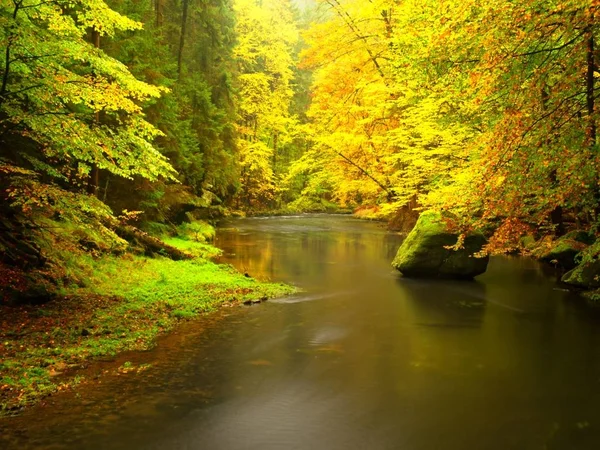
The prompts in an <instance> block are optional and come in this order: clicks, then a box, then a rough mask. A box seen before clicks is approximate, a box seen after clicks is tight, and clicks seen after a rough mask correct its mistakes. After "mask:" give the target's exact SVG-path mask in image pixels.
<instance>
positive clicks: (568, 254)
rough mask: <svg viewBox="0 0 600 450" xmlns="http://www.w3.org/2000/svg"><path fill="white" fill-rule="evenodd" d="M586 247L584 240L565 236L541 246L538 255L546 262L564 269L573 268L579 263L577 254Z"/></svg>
mask: <svg viewBox="0 0 600 450" xmlns="http://www.w3.org/2000/svg"><path fill="white" fill-rule="evenodd" d="M586 247H587V245H586V244H584V243H582V242H579V241H576V240H574V239H570V238H567V237H566V236H563V237H561V238H560V239H557V240H555V241H552V242H551V243H549V244H548V246H545V247H542V248H540V250H539V255H538V256H539V258H540V259H541V260H542V261H544V262H547V263H550V264H554V265H557V266H559V267H562V268H564V269H573V268H574V267H575V266H576V265H577V263H576V262H575V258H576V256H577V255H578V254H579V253H580V252H581V251H582V250H583V249H585V248H586Z"/></svg>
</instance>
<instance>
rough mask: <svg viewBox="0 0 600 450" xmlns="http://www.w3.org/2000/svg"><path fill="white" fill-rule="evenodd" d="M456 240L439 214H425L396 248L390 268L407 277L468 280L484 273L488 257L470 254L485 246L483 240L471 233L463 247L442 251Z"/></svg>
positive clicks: (456, 236)
mask: <svg viewBox="0 0 600 450" xmlns="http://www.w3.org/2000/svg"><path fill="white" fill-rule="evenodd" d="M457 239H458V235H457V234H456V233H453V232H451V231H449V230H448V229H447V225H446V222H445V221H444V220H443V219H442V216H441V215H440V214H439V213H434V212H425V213H423V214H421V216H420V217H419V220H418V221H417V224H416V225H415V227H414V228H413V229H412V231H411V232H410V233H409V235H408V236H407V237H406V239H405V241H404V242H403V243H402V245H401V246H400V248H399V249H398V253H397V255H396V258H394V261H393V262H392V265H393V266H394V267H395V268H396V269H398V270H399V271H400V272H402V274H403V275H406V276H409V277H428V278H463V279H470V278H473V277H476V276H477V275H481V274H482V273H484V272H485V271H486V269H487V265H488V262H489V257H488V256H485V257H481V258H478V257H476V256H474V255H475V254H476V253H478V252H479V251H481V249H482V247H483V246H484V245H485V244H486V239H485V237H484V236H483V235H482V234H480V233H474V234H471V235H468V236H467V237H466V238H465V241H464V244H463V248H461V249H459V250H452V249H448V248H445V247H449V246H453V245H455V244H456V242H457Z"/></svg>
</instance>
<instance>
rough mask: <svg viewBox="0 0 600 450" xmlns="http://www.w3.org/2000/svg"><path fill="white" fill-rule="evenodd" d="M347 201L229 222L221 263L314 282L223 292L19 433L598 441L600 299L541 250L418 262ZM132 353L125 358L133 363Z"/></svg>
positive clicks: (143, 442)
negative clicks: (277, 294) (236, 297)
mask: <svg viewBox="0 0 600 450" xmlns="http://www.w3.org/2000/svg"><path fill="white" fill-rule="evenodd" d="M401 239H402V237H401V236H399V235H397V234H394V233H390V232H387V231H386V230H385V229H384V228H383V227H382V226H381V224H378V223H372V222H364V221H358V220H356V219H353V218H351V217H345V216H326V215H312V216H311V215H308V216H299V217H279V218H253V219H235V220H228V221H226V222H223V223H222V224H221V226H220V228H219V229H218V233H217V240H216V245H217V246H218V247H220V248H221V249H223V251H224V255H223V257H222V258H221V262H223V263H227V264H232V265H234V266H235V267H237V268H238V269H239V270H241V271H243V272H245V273H247V274H248V275H249V276H252V277H256V278H259V279H263V280H271V281H283V282H287V283H291V284H294V285H296V286H298V287H299V288H300V289H301V292H300V293H299V294H297V295H294V296H292V297H287V298H282V299H277V300H274V301H270V302H266V303H263V304H260V305H254V306H248V307H239V308H224V309H222V310H221V311H219V312H218V313H216V314H214V315H212V316H211V317H210V318H209V319H201V320H200V321H195V322H192V323H188V324H186V325H184V326H183V327H181V329H179V330H178V331H176V332H175V333H173V334H172V335H170V336H168V337H165V338H163V339H161V340H160V342H159V344H158V346H157V348H156V349H154V350H152V351H150V352H146V353H130V354H125V355H122V356H120V357H119V361H120V362H122V363H123V364H125V363H128V364H125V366H126V367H129V366H131V367H134V368H135V367H142V368H145V367H147V366H146V364H149V365H150V367H148V368H146V369H145V370H140V371H139V372H137V371H135V370H134V371H130V372H129V373H124V372H128V371H127V370H121V371H115V370H114V367H115V363H114V362H111V363H110V364H108V363H107V369H106V370H107V373H106V374H105V375H104V376H103V377H102V378H101V379H100V382H93V383H89V384H88V385H84V386H82V387H80V388H78V389H75V390H74V391H72V392H68V393H65V394H61V395H58V396H55V397H53V398H51V399H50V400H48V401H47V402H46V403H45V404H44V405H41V406H39V407H36V408H32V409H31V410H29V411H27V412H26V413H25V414H23V415H22V416H20V417H16V418H7V419H3V420H2V421H0V431H1V434H0V448H2V449H6V450H8V449H13V448H14V449H17V448H19V449H20V450H23V449H29V448H31V449H33V448H35V449H53V450H54V449H57V450H58V449H128V450H132V449H206V450H255V449H256V450H270V449H273V450H275V449H286V450H287V449H309V450H321V449H322V450H337V449H340V450H342V449H343V450H347V449H365V450H379V449H390V450H396V449H406V450H438V449H448V450H458V449H490V450H495V449H498V450H507V449H540V450H542V449H592V448H594V449H596V448H597V446H598V443H600V389H599V388H600V316H599V315H598V313H596V312H595V311H594V310H592V309H590V308H588V307H586V306H585V305H584V303H583V302H582V301H581V299H579V298H578V297H577V296H576V295H574V294H572V293H569V292H567V291H565V290H564V289H563V288H562V287H561V286H560V285H559V284H557V283H556V281H555V276H554V274H553V273H552V271H551V270H548V269H547V268H545V267H543V266H541V265H540V264H538V263H537V262H535V261H533V260H529V259H525V258H516V257H514V258H509V257H497V258H492V259H491V262H490V266H489V268H488V272H487V273H485V274H484V275H482V276H480V277H478V278H477V280H476V281H473V282H466V281H431V280H429V281H427V280H413V279H407V278H403V277H402V276H401V275H400V274H399V273H398V272H396V271H394V270H393V269H392V268H391V266H390V262H391V260H392V259H393V256H394V255H395V252H396V250H397V248H398V246H399V245H400V243H401ZM119 361H117V364H116V365H117V366H118V365H119Z"/></svg>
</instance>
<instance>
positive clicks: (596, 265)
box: [561, 261, 600, 289]
mask: <svg viewBox="0 0 600 450" xmlns="http://www.w3.org/2000/svg"><path fill="white" fill-rule="evenodd" d="M561 281H562V282H563V283H566V284H568V285H571V286H576V287H580V288H584V289H596V288H600V261H591V262H587V263H583V264H581V265H579V266H577V267H575V268H574V269H573V270H570V271H569V272H567V273H565V274H564V275H563V277H562V278H561Z"/></svg>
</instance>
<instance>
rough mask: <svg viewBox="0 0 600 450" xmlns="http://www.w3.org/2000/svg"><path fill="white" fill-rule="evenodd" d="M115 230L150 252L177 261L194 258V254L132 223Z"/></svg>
mask: <svg viewBox="0 0 600 450" xmlns="http://www.w3.org/2000/svg"><path fill="white" fill-rule="evenodd" d="M115 232H116V233H117V234H118V235H119V236H120V237H122V238H123V239H125V240H126V241H128V242H136V243H137V244H139V245H140V246H142V247H143V248H144V250H145V252H146V253H148V254H154V253H158V254H163V255H165V256H168V257H169V258H171V259H173V260H175V261H181V260H184V259H193V258H194V256H193V255H190V254H189V253H186V252H184V251H181V250H179V249H178V248H175V247H172V246H170V245H168V244H165V243H164V242H163V241H161V240H160V239H156V238H155V237H152V236H150V235H149V234H147V233H144V232H143V231H142V230H139V229H137V228H135V227H132V226H131V225H122V226H118V227H117V228H116V229H115Z"/></svg>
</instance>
